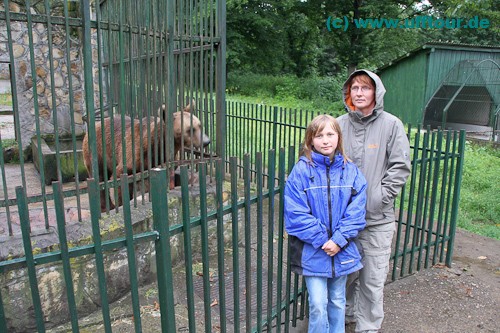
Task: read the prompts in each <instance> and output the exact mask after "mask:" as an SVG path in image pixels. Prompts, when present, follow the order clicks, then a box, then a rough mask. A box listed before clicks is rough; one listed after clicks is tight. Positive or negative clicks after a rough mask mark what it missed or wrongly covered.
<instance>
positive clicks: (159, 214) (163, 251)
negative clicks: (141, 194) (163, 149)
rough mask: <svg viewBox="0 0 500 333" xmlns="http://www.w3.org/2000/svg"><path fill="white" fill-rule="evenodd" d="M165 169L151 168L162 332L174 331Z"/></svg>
mask: <svg viewBox="0 0 500 333" xmlns="http://www.w3.org/2000/svg"><path fill="white" fill-rule="evenodd" d="M167 184H168V183H167V171H166V170H165V169H160V168H155V169H153V170H151V192H150V193H151V200H152V205H153V227H154V230H155V231H156V232H157V233H158V237H157V238H156V241H155V251H156V270H157V272H158V275H157V276H158V299H159V302H160V314H161V317H160V322H161V330H162V332H175V331H176V329H175V311H174V293H173V288H171V286H172V285H173V284H172V283H173V279H172V258H171V254H170V233H169V223H168V205H167V204H166V203H167V202H168V200H167V192H166V189H167V188H168V185H167Z"/></svg>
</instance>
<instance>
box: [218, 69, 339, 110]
mask: <svg viewBox="0 0 500 333" xmlns="http://www.w3.org/2000/svg"><path fill="white" fill-rule="evenodd" d="M344 80H345V78H344V77H340V76H336V77H317V76H314V77H308V78H297V77H295V76H292V75H281V76H271V75H262V74H252V73H247V74H245V73H235V72H233V73H229V75H228V80H227V93H228V95H229V98H230V99H235V98H237V99H238V100H241V99H242V98H243V99H244V100H245V101H247V102H252V103H258V104H267V105H280V106H282V107H287V108H292V109H293V108H296V109H304V110H314V111H320V112H327V113H334V114H338V115H340V114H342V113H343V112H344V106H343V103H342V91H341V89H342V84H343V82H344ZM245 97H250V98H249V99H248V98H245Z"/></svg>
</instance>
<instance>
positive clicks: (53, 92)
mask: <svg viewBox="0 0 500 333" xmlns="http://www.w3.org/2000/svg"><path fill="white" fill-rule="evenodd" d="M44 4H45V14H46V15H47V29H46V32H47V44H48V55H49V71H50V74H49V77H50V92H51V95H52V96H51V101H52V119H53V121H54V141H55V148H56V169H57V170H56V173H57V180H58V181H60V182H62V172H61V158H60V151H61V148H60V144H59V124H58V117H57V101H56V89H55V77H54V53H53V49H52V48H53V43H52V17H51V15H50V9H51V8H50V5H49V1H48V0H45V1H44ZM68 73H70V71H68ZM69 76H70V75H69ZM40 162H41V163H40V164H41V165H40V167H41V168H42V167H43V166H42V164H43V162H42V160H40ZM47 226H48V221H47Z"/></svg>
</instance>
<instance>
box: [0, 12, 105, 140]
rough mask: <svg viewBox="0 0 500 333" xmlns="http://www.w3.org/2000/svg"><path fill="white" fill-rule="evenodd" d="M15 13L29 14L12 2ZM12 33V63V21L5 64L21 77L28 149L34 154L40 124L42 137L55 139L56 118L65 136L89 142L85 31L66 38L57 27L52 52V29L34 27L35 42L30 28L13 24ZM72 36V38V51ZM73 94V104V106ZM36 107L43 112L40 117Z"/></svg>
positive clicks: (3, 35) (2, 44)
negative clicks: (32, 143) (33, 143)
mask: <svg viewBox="0 0 500 333" xmlns="http://www.w3.org/2000/svg"><path fill="white" fill-rule="evenodd" d="M0 10H4V8H3V3H2V4H0ZM60 10H62V8H61V9H60ZM10 11H11V12H12V13H20V12H21V13H22V12H25V11H26V9H25V8H23V7H21V6H20V5H18V4H16V3H13V2H10ZM31 14H33V15H36V14H37V12H36V9H34V8H32V9H31ZM52 15H60V16H62V13H52ZM10 28H11V38H12V41H13V45H12V50H13V57H14V58H13V59H10V55H9V45H8V39H7V38H8V36H7V27H6V21H0V59H1V60H2V61H9V62H10V63H11V65H12V73H13V74H15V80H16V89H17V95H16V96H17V101H18V106H19V109H18V110H17V112H18V114H19V126H20V127H21V141H22V145H23V149H24V150H26V149H27V148H29V144H30V141H31V138H32V137H33V136H34V135H36V128H37V122H38V124H39V128H40V132H41V135H43V136H54V134H55V128H54V124H55V117H57V125H58V133H59V135H60V136H71V133H72V130H74V132H75V135H76V136H77V137H79V136H83V135H84V133H85V123H84V117H83V116H84V115H85V108H86V107H85V94H84V72H83V56H82V47H83V46H82V41H81V29H80V28H74V27H72V28H70V31H68V32H66V30H65V27H64V26H63V25H52V30H51V32H52V44H51V45H50V46H51V48H52V49H50V47H49V35H48V30H47V25H46V24H43V23H34V24H33V26H32V36H31V37H30V34H29V30H28V26H27V23H26V22H20V21H11V25H10ZM66 35H68V36H69V44H70V45H69V46H68V45H67V38H66ZM30 40H31V41H30ZM96 41H97V38H96V34H95V31H93V38H92V48H93V59H94V68H93V70H92V72H91V75H92V76H93V77H92V80H93V82H94V100H95V104H96V109H97V108H99V85H98V75H97V52H98V47H97V42H96ZM50 51H51V52H50ZM68 53H69V55H68ZM50 54H51V55H52V60H53V61H52V64H51V62H50ZM68 57H69V61H68ZM32 65H34V67H35V68H34V69H32ZM51 72H52V73H53V78H52V77H51ZM70 84H71V88H72V89H71V90H70ZM70 93H71V97H72V99H73V103H72V104H71V103H70ZM35 106H37V107H38V114H37V112H36V111H35Z"/></svg>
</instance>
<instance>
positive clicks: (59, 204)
mask: <svg viewBox="0 0 500 333" xmlns="http://www.w3.org/2000/svg"><path fill="white" fill-rule="evenodd" d="M52 191H53V193H54V204H55V208H56V219H57V231H58V236H59V247H60V250H61V261H62V266H63V272H64V283H65V286H66V296H67V297H68V307H69V313H70V317H71V328H72V330H73V332H76V333H78V332H79V331H80V330H79V328H78V313H77V310H76V302H75V291H74V288H73V278H72V275H71V263H70V260H69V251H68V240H67V238H66V221H65V214H64V198H63V193H62V186H61V183H60V182H52Z"/></svg>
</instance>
